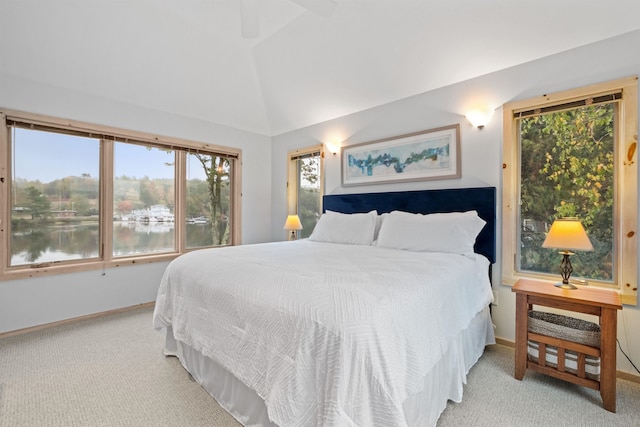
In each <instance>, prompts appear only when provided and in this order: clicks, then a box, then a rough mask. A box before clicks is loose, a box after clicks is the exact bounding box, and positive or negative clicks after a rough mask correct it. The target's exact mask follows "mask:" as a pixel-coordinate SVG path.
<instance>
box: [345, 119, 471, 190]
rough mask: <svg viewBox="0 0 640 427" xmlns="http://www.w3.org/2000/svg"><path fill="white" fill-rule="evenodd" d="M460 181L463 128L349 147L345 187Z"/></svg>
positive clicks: (428, 132) (447, 128)
mask: <svg viewBox="0 0 640 427" xmlns="http://www.w3.org/2000/svg"><path fill="white" fill-rule="evenodd" d="M449 178H460V125H459V124H456V125H451V126H445V127H441V128H437V129H430V130H426V131H420V132H414V133H410V134H406V135H400V136H396V137H392V138H385V139H379V140H376V141H370V142H365V143H362V144H356V145H351V146H347V147H345V148H344V149H343V150H342V185H343V186H344V187H347V186H351V185H366V184H382V183H391V182H399V181H402V182H406V181H420V180H430V179H449Z"/></svg>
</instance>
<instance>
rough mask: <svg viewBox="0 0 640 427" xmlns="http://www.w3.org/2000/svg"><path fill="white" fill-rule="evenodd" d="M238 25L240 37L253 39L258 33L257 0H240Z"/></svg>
mask: <svg viewBox="0 0 640 427" xmlns="http://www.w3.org/2000/svg"><path fill="white" fill-rule="evenodd" d="M240 26H241V29H242V37H244V38H245V39H254V38H256V37H258V35H259V34H260V25H259V21H258V0H240Z"/></svg>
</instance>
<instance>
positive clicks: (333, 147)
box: [324, 143, 340, 156]
mask: <svg viewBox="0 0 640 427" xmlns="http://www.w3.org/2000/svg"><path fill="white" fill-rule="evenodd" d="M324 146H325V148H326V149H327V150H329V152H330V153H331V154H333V155H334V156H335V155H336V154H338V151H340V144H327V143H325V144H324Z"/></svg>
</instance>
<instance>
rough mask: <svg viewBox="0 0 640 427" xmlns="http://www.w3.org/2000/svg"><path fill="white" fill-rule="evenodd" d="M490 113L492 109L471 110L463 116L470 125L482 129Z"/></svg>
mask: <svg viewBox="0 0 640 427" xmlns="http://www.w3.org/2000/svg"><path fill="white" fill-rule="evenodd" d="M492 115H493V111H490V110H472V111H469V112H468V113H467V114H465V117H466V118H467V120H469V122H471V124H472V125H474V126H475V127H477V128H478V129H482V128H483V127H484V126H485V125H486V124H487V123H489V119H491V116H492Z"/></svg>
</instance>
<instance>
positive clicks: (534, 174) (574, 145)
mask: <svg viewBox="0 0 640 427" xmlns="http://www.w3.org/2000/svg"><path fill="white" fill-rule="evenodd" d="M613 132H614V106H613V104H599V105H592V106H586V107H580V108H575V109H571V110H567V111H558V112H553V113H547V114H541V115H537V116H533V117H529V118H525V119H522V120H521V127H520V136H521V147H522V152H521V211H520V212H521V218H522V219H530V220H532V221H535V222H537V223H541V224H542V223H544V224H548V225H550V224H551V223H552V222H553V220H554V219H557V218H563V217H578V218H579V219H580V220H581V221H582V223H583V224H584V226H585V228H586V229H587V231H588V233H589V237H590V238H591V241H592V243H593V245H594V248H595V251H594V252H593V253H591V254H586V253H583V254H579V256H577V257H575V258H574V259H577V260H578V263H579V264H578V265H580V259H582V263H581V264H582V265H580V271H581V272H583V273H584V276H585V277H590V278H598V279H605V280H608V279H611V278H612V271H611V265H612V263H611V260H612V248H613V195H614V186H613V182H614V162H613V161H614V159H613V153H614V148H613V147H614V140H613V134H614V133H613ZM540 231H544V230H523V234H522V239H521V240H522V245H523V248H522V250H521V260H520V261H521V267H522V268H523V269H531V270H533V271H546V272H551V271H555V270H556V269H557V263H558V261H557V254H556V253H555V251H549V250H545V249H542V248H541V246H542V242H543V241H544V234H543V233H541V232H540Z"/></svg>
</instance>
